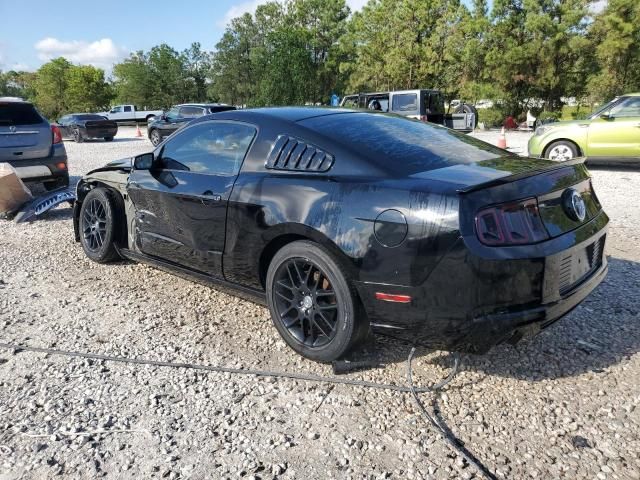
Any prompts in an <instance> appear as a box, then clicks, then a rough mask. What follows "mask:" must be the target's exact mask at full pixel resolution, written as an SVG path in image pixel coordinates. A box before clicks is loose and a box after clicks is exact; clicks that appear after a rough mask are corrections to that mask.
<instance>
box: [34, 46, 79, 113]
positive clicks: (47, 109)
mask: <svg viewBox="0 0 640 480" xmlns="http://www.w3.org/2000/svg"><path fill="white" fill-rule="evenodd" d="M71 67H72V65H71V63H69V61H68V60H66V59H65V58H62V57H60V58H56V59H54V60H51V61H50V62H47V63H45V64H44V65H42V66H41V67H40V68H39V69H38V71H37V72H36V75H35V82H34V89H35V102H36V104H37V106H38V107H39V108H40V111H41V112H42V113H43V114H44V115H45V116H46V117H48V118H52V119H55V118H58V117H59V116H60V115H61V114H62V113H65V112H67V102H66V90H67V72H68V70H69V69H70V68H71Z"/></svg>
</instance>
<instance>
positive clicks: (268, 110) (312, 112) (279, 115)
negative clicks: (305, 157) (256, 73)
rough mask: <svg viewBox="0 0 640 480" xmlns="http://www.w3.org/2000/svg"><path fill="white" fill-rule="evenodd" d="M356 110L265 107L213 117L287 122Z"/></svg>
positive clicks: (234, 111) (223, 113)
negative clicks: (252, 118) (271, 119)
mask: <svg viewBox="0 0 640 480" xmlns="http://www.w3.org/2000/svg"><path fill="white" fill-rule="evenodd" d="M354 112H357V110H352V109H350V108H336V107H264V108H247V109H243V110H231V111H228V112H221V113H217V114H213V115H216V116H215V117H211V118H221V117H220V115H225V116H226V117H229V118H230V117H237V119H238V120H240V119H242V117H249V116H257V117H262V118H265V117H269V118H273V119H275V120H283V121H286V122H299V121H300V120H306V119H307V118H314V117H323V116H325V115H338V114H342V113H354ZM204 118H206V117H204Z"/></svg>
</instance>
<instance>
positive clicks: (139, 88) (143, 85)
mask: <svg viewBox="0 0 640 480" xmlns="http://www.w3.org/2000/svg"><path fill="white" fill-rule="evenodd" d="M113 76H114V89H115V93H116V102H117V103H125V104H127V103H131V104H134V105H139V106H141V107H143V106H144V107H157V106H159V104H158V103H157V102H156V100H155V99H154V79H153V73H152V71H151V67H150V65H149V59H148V55H147V54H145V53H144V52H143V51H138V52H134V53H132V54H131V55H129V58H127V59H125V60H124V61H122V62H121V63H118V64H116V65H114V67H113Z"/></svg>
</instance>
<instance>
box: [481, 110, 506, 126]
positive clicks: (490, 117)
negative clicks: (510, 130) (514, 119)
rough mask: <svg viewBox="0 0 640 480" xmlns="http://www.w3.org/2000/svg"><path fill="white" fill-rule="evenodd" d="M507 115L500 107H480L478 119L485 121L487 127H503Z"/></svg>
mask: <svg viewBox="0 0 640 480" xmlns="http://www.w3.org/2000/svg"><path fill="white" fill-rule="evenodd" d="M504 119H505V115H504V113H502V110H500V109H498V108H480V109H478V121H479V122H481V123H484V125H485V127H501V126H502V122H504Z"/></svg>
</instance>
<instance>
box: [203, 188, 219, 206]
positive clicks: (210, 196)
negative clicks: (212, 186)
mask: <svg viewBox="0 0 640 480" xmlns="http://www.w3.org/2000/svg"><path fill="white" fill-rule="evenodd" d="M220 200H222V196H221V195H217V194H214V193H213V192H212V191H211V190H207V191H206V192H204V193H203V194H202V197H201V201H202V204H203V205H211V204H213V203H216V202H219V201H220Z"/></svg>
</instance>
